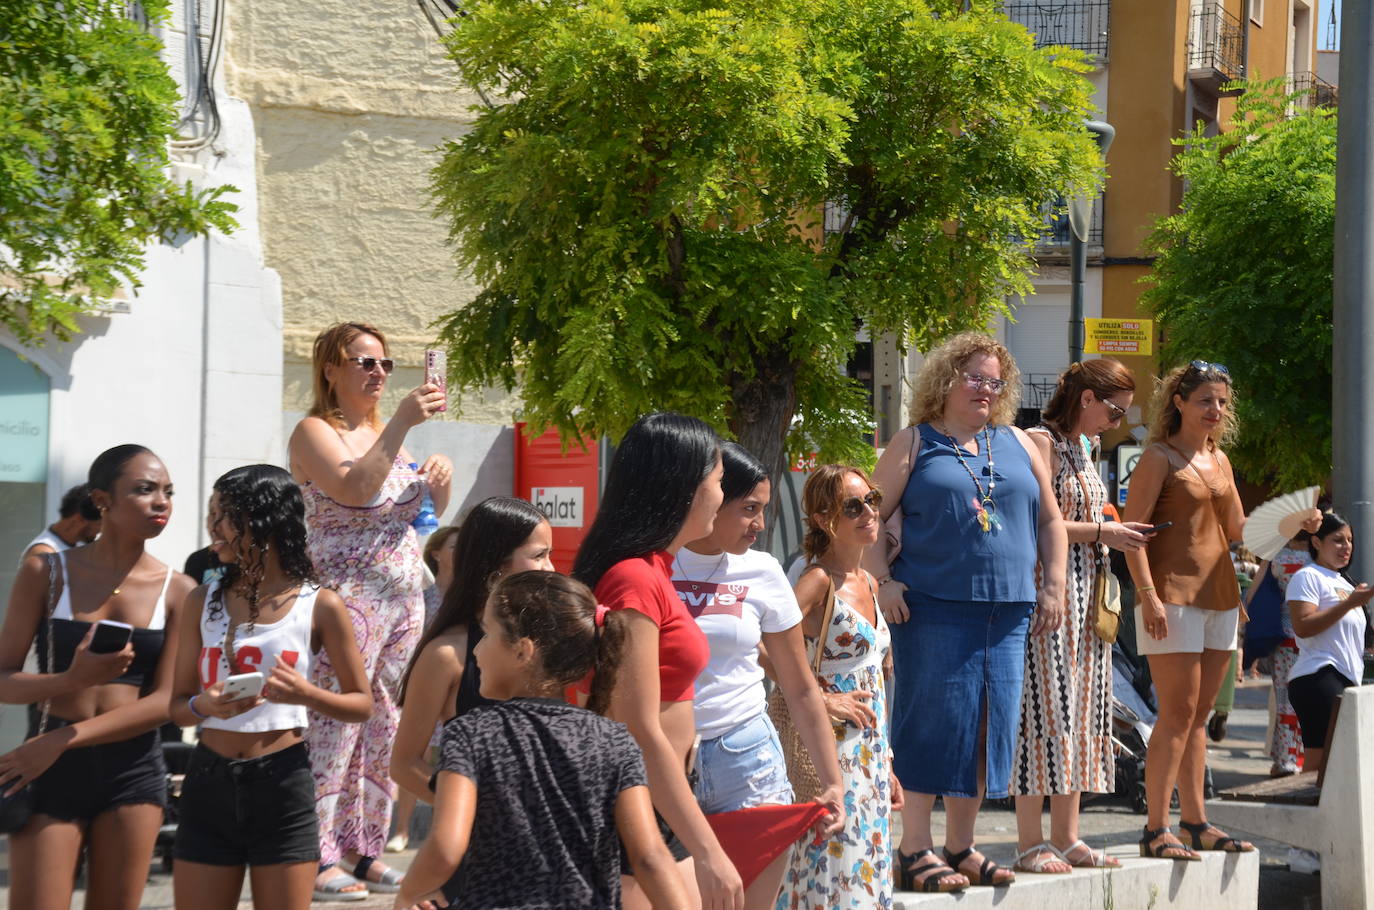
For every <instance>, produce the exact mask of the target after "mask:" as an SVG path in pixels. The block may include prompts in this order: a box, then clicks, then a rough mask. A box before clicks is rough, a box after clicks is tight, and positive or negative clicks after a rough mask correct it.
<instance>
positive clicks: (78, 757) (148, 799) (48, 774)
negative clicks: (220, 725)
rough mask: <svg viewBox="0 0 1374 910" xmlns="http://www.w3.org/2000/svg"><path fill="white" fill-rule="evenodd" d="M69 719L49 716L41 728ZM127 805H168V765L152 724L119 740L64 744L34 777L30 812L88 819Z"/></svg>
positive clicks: (64, 723) (75, 819) (56, 816)
mask: <svg viewBox="0 0 1374 910" xmlns="http://www.w3.org/2000/svg"><path fill="white" fill-rule="evenodd" d="M70 724H71V721H66V720H62V719H61V718H57V717H50V718H48V725H47V727H46V728H45V729H46V730H49V731H51V730H55V729H57V728H58V727H65V726H69V725H70ZM29 732H30V734H32V733H35V732H36V729H34V730H30V731H29ZM132 805H151V806H158V807H160V808H163V809H165V808H166V807H167V765H166V764H165V763H164V762H163V759H162V740H161V738H160V737H159V736H158V733H157V731H156V730H149V731H147V732H146V733H140V734H138V735H137V736H132V737H130V738H129V739H122V740H119V741H118V742H113V743H101V744H100V745H97V746H83V747H80V748H77V749H68V750H66V751H65V752H63V753H62V754H61V755H59V756H58V758H57V761H55V762H53V763H52V766H51V767H50V768H48V770H46V771H44V772H43V773H42V774H41V775H39V777H38V779H37V780H35V781H34V782H33V812H34V814H35V815H47V816H49V817H51V818H56V819H60V820H62V821H89V820H90V819H93V818H95V817H96V816H97V815H99V814H101V813H102V812H108V811H110V810H111V809H115V808H118V807H119V806H132Z"/></svg>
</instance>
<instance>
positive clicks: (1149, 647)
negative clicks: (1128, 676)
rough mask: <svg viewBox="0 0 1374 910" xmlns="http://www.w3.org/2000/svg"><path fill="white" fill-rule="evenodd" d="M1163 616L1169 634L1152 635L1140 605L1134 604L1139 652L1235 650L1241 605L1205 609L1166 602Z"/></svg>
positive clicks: (1183, 652) (1136, 643)
mask: <svg viewBox="0 0 1374 910" xmlns="http://www.w3.org/2000/svg"><path fill="white" fill-rule="evenodd" d="M1164 619H1165V621H1166V622H1167V623H1168V625H1169V634H1168V635H1166V636H1164V637H1163V638H1161V639H1155V638H1151V637H1150V633H1149V632H1146V631H1145V620H1144V619H1143V618H1142V616H1141V610H1140V605H1139V604H1137V605H1136V608H1135V649H1136V653H1138V654H1201V653H1202V652H1203V651H1204V650H1206V651H1234V650H1235V649H1236V628H1237V626H1238V625H1239V622H1240V607H1234V608H1232V609H1230V610H1204V609H1202V608H1201V607H1189V606H1183V605H1180V604H1165V605H1164Z"/></svg>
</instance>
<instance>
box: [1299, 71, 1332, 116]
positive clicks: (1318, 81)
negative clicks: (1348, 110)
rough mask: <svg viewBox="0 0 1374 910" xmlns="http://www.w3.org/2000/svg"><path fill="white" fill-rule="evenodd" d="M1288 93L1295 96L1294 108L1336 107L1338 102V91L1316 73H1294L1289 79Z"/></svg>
mask: <svg viewBox="0 0 1374 910" xmlns="http://www.w3.org/2000/svg"><path fill="white" fill-rule="evenodd" d="M1288 91H1289V92H1290V93H1291V94H1293V95H1296V96H1297V97H1295V98H1294V99H1293V105H1294V107H1300V108H1305V109H1307V110H1311V109H1312V108H1318V107H1336V106H1337V104H1338V103H1339V102H1340V94H1341V93H1340V90H1339V89H1337V88H1336V86H1334V85H1332V84H1331V83H1330V82H1327V81H1326V80H1325V79H1323V78H1322V77H1320V76H1318V75H1317V74H1316V73H1294V74H1293V75H1292V76H1291V77H1290V78H1289V88H1288Z"/></svg>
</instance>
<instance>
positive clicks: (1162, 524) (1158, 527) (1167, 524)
mask: <svg viewBox="0 0 1374 910" xmlns="http://www.w3.org/2000/svg"><path fill="white" fill-rule="evenodd" d="M1173 526H1174V523H1173V522H1172V521H1161V522H1160V523H1159V524H1157V525H1151V526H1150V527H1148V528H1146V529H1145V530H1143V531H1141V532H1140V533H1142V534H1153V533H1155V532H1156V531H1163V530H1164V529H1165V528H1172V527H1173Z"/></svg>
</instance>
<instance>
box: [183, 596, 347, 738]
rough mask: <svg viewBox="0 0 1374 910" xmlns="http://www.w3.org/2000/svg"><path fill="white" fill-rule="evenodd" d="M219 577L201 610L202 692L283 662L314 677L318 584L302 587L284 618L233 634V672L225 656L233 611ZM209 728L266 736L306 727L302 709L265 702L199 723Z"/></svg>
mask: <svg viewBox="0 0 1374 910" xmlns="http://www.w3.org/2000/svg"><path fill="white" fill-rule="evenodd" d="M219 586H220V581H219V579H215V580H214V581H211V582H210V583H209V586H208V587H207V588H206V591H205V606H204V607H202V608H201V611H200V642H201V645H200V658H199V660H197V662H196V668H197V671H198V672H199V674H200V687H201V689H202V690H204V689H206V688H209V687H210V686H213V685H214V684H215V683H216V682H217V681H219V680H221V679H224V678H226V677H228V676H234V675H236V674H239V673H255V672H260V673H262V674H263V675H264V676H267V675H270V674H271V672H272V668H273V667H274V666H276V665H277V662H278V661H282V662H284V663H286V664H289V665H290V666H292V667H295V668H296V671H297V672H298V673H300V674H301V675H302V676H305V677H307V678H308V677H309V676H310V657H311V653H310V635H311V631H312V630H313V628H314V622H313V618H314V613H315V598H316V597H317V596H318V595H319V593H320V589H319V587H318V586H317V585H302V586H301V592H300V594H299V595H298V596H297V597H296V602H295V603H294V604H292V605H291V609H290V610H289V611H288V612H287V614H286V615H285V616H283V617H282V618H281V619H279V620H277V621H276V622H274V623H261V622H259V623H254V625H253V628H252V630H251V631H250V630H249V628H248V624H247V623H241V624H240V625H239V627H238V628H237V629H236V630H235V631H234V664H235V666H234V669H232V670H231V669H230V668H229V661H228V660H227V659H226V658H225V656H224V636H225V633H226V632H228V631H229V613H228V611H227V610H226V609H225V608H224V606H223V605H222V604H218V603H216V602H215V601H216V598H217V597H218V596H219ZM201 726H202V727H204V728H205V729H208V730H233V731H235V732H238V733H266V732H270V731H273V730H295V729H304V728H305V726H306V711H305V706H304V705H282V704H277V703H275V702H270V701H264V702H263V703H262V704H260V705H258V706H257V707H256V708H254V709H253V710H251V711H245V712H244V713H243V714H240V715H238V716H237V717H231V718H228V719H222V718H218V717H210V718H207V719H206V720H204V721H202V722H201Z"/></svg>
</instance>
